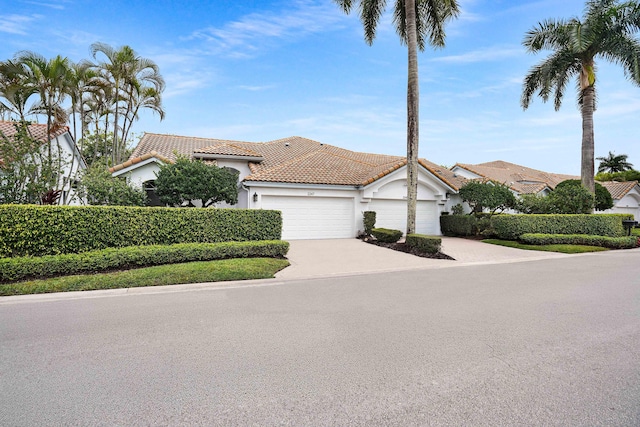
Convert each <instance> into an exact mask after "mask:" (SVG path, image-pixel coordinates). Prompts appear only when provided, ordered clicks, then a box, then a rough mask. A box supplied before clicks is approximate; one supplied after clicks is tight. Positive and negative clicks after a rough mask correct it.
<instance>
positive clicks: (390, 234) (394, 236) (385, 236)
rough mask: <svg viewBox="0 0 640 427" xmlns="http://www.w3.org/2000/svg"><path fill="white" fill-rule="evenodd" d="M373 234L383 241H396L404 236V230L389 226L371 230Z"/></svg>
mask: <svg viewBox="0 0 640 427" xmlns="http://www.w3.org/2000/svg"><path fill="white" fill-rule="evenodd" d="M371 234H373V237H375V238H376V239H378V241H380V242H383V243H396V242H397V241H398V240H400V238H401V237H402V231H400V230H390V229H388V228H374V229H373V230H371Z"/></svg>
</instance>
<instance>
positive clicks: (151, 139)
mask: <svg viewBox="0 0 640 427" xmlns="http://www.w3.org/2000/svg"><path fill="white" fill-rule="evenodd" d="M238 142H239V141H230V140H223V139H213V138H196V137H192V136H178V135H162V134H157V133H147V132H145V134H144V135H143V136H142V138H141V139H140V143H139V144H138V146H137V147H136V148H135V149H134V150H133V153H131V157H130V159H133V158H136V157H140V156H142V155H144V154H147V153H149V152H151V151H155V152H157V153H159V154H160V155H162V156H164V157H166V158H167V159H169V160H171V161H174V160H175V159H176V157H177V156H176V155H179V156H186V157H192V155H193V152H194V151H196V150H199V149H203V148H207V147H212V146H216V145H222V144H236V143H238ZM241 144H242V143H241Z"/></svg>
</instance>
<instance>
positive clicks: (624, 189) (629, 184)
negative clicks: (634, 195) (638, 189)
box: [600, 181, 638, 200]
mask: <svg viewBox="0 0 640 427" xmlns="http://www.w3.org/2000/svg"><path fill="white" fill-rule="evenodd" d="M600 184H602V186H603V187H604V188H606V189H607V190H608V191H609V193H611V197H613V198H614V200H620V199H622V198H623V197H624V196H626V195H627V193H628V192H629V191H631V190H632V189H633V187H635V186H636V185H638V181H623V182H617V181H604V182H600Z"/></svg>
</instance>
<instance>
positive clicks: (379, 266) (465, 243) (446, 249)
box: [276, 237, 571, 279]
mask: <svg viewBox="0 0 640 427" xmlns="http://www.w3.org/2000/svg"><path fill="white" fill-rule="evenodd" d="M289 243H290V244H291V246H290V249H289V254H288V255H287V258H288V259H289V261H290V262H291V266H289V267H287V268H285V269H284V270H282V271H280V272H278V273H277V274H276V277H277V278H279V279H301V278H308V277H327V276H332V275H350V274H362V273H372V272H385V271H399V270H411V269H422V268H447V267H456V266H461V265H475V264H495V263H509V262H520V261H531V260H540V259H553V258H562V257H567V256H571V255H566V254H559V253H555V252H539V251H525V250H521V249H514V248H507V247H503V246H497V245H490V244H487V243H482V242H480V241H475V240H468V239H460V238H456V237H443V238H442V252H443V253H445V254H447V255H449V256H451V257H453V258H455V261H451V260H441V259H430V258H422V257H417V256H415V255H410V254H406V253H403V252H398V251H394V250H391V249H387V248H381V247H378V246H375V245H371V244H369V243H364V242H362V241H360V240H358V239H328V240H292V241H291V242H289Z"/></svg>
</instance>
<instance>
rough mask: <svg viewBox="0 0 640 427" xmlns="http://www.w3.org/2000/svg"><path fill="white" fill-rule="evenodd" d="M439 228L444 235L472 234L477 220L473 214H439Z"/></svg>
mask: <svg viewBox="0 0 640 427" xmlns="http://www.w3.org/2000/svg"><path fill="white" fill-rule="evenodd" d="M440 229H441V230H442V234H444V235H445V236H474V235H475V234H476V232H477V230H478V220H477V219H476V217H475V216H473V215H441V216H440Z"/></svg>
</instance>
